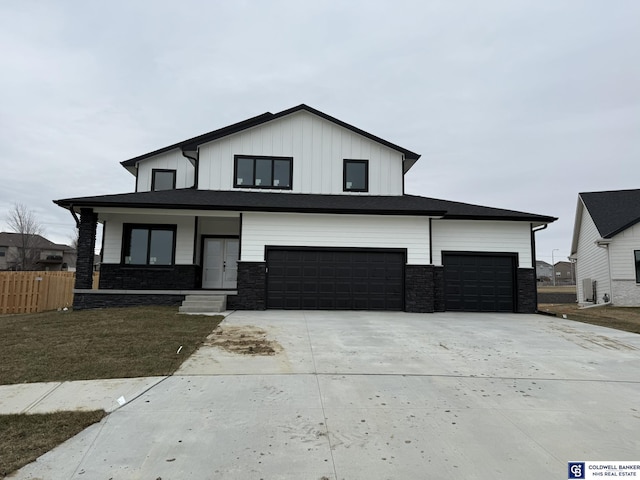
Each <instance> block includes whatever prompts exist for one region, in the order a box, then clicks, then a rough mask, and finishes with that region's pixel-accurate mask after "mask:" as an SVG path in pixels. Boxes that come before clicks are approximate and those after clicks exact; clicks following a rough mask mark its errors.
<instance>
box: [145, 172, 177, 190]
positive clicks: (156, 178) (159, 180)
mask: <svg viewBox="0 0 640 480" xmlns="http://www.w3.org/2000/svg"><path fill="white" fill-rule="evenodd" d="M175 188H176V171H175V170H162V169H159V168H154V169H153V170H152V171H151V190H153V191H154V192H155V191H157V190H175Z"/></svg>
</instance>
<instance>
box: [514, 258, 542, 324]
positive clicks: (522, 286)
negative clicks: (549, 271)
mask: <svg viewBox="0 0 640 480" xmlns="http://www.w3.org/2000/svg"><path fill="white" fill-rule="evenodd" d="M517 287H518V292H517V294H516V297H517V303H518V309H517V312H518V313H535V312H536V310H537V309H538V302H537V297H536V288H537V284H536V271H535V269H533V268H519V269H518V272H517Z"/></svg>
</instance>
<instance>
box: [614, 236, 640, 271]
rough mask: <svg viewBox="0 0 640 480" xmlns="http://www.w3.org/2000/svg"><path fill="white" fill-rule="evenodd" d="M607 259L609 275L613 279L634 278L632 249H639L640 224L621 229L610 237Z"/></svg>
mask: <svg viewBox="0 0 640 480" xmlns="http://www.w3.org/2000/svg"><path fill="white" fill-rule="evenodd" d="M611 240H612V241H611V244H610V245H609V250H610V252H609V259H610V261H611V276H612V278H613V279H615V280H633V281H635V279H636V266H635V257H634V254H633V252H634V250H640V225H639V224H635V225H633V226H632V227H629V228H627V229H626V230H623V231H622V232H620V233H618V234H617V235H616V236H615V237H613V238H612V239H611Z"/></svg>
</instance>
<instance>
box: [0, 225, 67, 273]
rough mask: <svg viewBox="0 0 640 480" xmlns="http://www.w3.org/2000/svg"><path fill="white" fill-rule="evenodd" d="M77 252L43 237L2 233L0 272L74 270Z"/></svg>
mask: <svg viewBox="0 0 640 480" xmlns="http://www.w3.org/2000/svg"><path fill="white" fill-rule="evenodd" d="M75 265H76V252H75V250H74V249H73V248H72V247H70V246H68V245H60V244H57V243H53V242H50V241H49V240H47V239H46V238H44V237H43V236H41V235H27V238H26V239H23V234H21V233H11V232H0V270H43V271H60V270H73V269H74V268H75Z"/></svg>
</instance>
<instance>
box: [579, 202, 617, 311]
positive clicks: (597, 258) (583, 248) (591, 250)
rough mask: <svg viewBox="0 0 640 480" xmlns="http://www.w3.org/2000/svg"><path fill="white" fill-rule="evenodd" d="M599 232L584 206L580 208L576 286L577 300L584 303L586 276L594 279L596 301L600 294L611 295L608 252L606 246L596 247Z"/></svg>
mask: <svg viewBox="0 0 640 480" xmlns="http://www.w3.org/2000/svg"><path fill="white" fill-rule="evenodd" d="M599 238H601V237H600V232H598V229H597V227H596V224H595V223H594V222H593V220H592V219H591V215H589V211H588V210H587V208H586V207H584V208H583V209H582V218H581V219H580V233H579V235H578V247H577V253H576V257H577V260H576V287H577V295H578V302H579V303H584V300H585V298H584V290H583V288H582V281H583V280H584V279H586V278H590V279H591V280H595V281H596V282H597V284H596V295H597V296H598V302H599V303H601V302H602V296H603V295H604V294H605V293H607V294H608V295H609V296H611V277H610V275H609V259H608V257H609V252H608V251H607V249H606V248H602V247H598V246H597V245H596V243H595V242H596V240H598V239H599Z"/></svg>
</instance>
